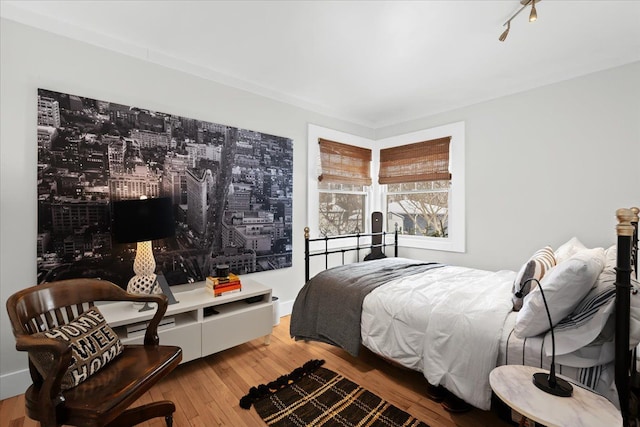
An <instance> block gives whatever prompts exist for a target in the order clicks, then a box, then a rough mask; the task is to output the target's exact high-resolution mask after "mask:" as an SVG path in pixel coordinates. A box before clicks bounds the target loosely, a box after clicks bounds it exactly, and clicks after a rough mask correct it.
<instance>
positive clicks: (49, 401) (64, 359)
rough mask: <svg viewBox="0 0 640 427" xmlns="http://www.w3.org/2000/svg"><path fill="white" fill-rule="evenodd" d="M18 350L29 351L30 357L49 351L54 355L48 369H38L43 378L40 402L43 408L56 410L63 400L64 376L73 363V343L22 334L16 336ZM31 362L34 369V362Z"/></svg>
mask: <svg viewBox="0 0 640 427" xmlns="http://www.w3.org/2000/svg"><path fill="white" fill-rule="evenodd" d="M16 350H18V351H26V352H27V353H29V358H31V357H32V356H33V357H36V356H35V354H34V353H39V352H49V353H51V354H52V355H53V358H52V363H51V364H50V365H48V366H46V371H45V372H41V371H40V370H38V374H39V375H40V377H42V380H43V382H42V385H41V386H40V402H42V404H43V410H45V409H46V411H49V412H51V411H54V410H55V409H54V408H55V406H56V405H57V404H58V403H59V402H60V401H61V400H62V389H61V384H62V377H64V374H65V373H66V372H67V368H68V367H69V365H70V364H71V357H72V352H71V345H69V343H66V342H64V341H61V340H57V339H53V338H47V337H34V336H33V335H24V334H21V335H17V336H16ZM29 363H30V369H32V368H33V362H31V361H30V362H29ZM41 369H44V367H41ZM32 375H33V374H32Z"/></svg>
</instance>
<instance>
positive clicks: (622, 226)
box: [615, 209, 634, 427]
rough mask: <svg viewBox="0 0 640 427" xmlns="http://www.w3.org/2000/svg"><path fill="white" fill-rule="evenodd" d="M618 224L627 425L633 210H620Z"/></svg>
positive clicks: (619, 349)
mask: <svg viewBox="0 0 640 427" xmlns="http://www.w3.org/2000/svg"><path fill="white" fill-rule="evenodd" d="M616 216H617V217H618V225H617V226H616V231H617V234H618V259H617V264H616V318H615V320H616V340H615V353H616V356H615V361H616V362H615V380H616V389H617V390H618V398H619V399H620V412H621V414H622V422H623V424H622V425H623V426H624V427H628V426H630V425H631V424H630V416H629V415H630V408H629V406H630V398H631V396H630V393H631V390H630V376H629V367H630V363H629V362H630V360H629V359H630V358H629V356H630V352H629V318H630V316H631V310H630V304H631V245H632V242H631V240H632V238H633V234H634V227H633V225H632V224H631V220H632V219H633V213H632V211H631V209H618V210H617V211H616Z"/></svg>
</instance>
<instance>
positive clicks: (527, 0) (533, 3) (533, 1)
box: [498, 0, 542, 42]
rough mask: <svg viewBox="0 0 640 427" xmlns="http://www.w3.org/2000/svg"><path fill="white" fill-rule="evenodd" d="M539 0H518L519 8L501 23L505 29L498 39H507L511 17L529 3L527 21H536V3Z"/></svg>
mask: <svg viewBox="0 0 640 427" xmlns="http://www.w3.org/2000/svg"><path fill="white" fill-rule="evenodd" d="M540 1H542V0H520V4H521V5H522V7H520V9H518V10H517V11H516V13H514V14H513V15H511V18H509V19H507V21H506V22H505V23H504V24H503V26H506V27H507V29H506V30H504V32H503V33H502V34H500V37H498V40H500V41H501V42H503V41H505V40H506V39H507V36H508V35H509V30H510V29H511V21H512V20H513V18H515V17H516V16H518V14H519V13H520V12H522V11H523V10H524V9H525V8H526V7H527V6H529V5H531V13H530V14H529V22H534V21H536V20H537V19H538V11H537V10H536V3H539V2H540Z"/></svg>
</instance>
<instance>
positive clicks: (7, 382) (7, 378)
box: [0, 369, 31, 400]
mask: <svg viewBox="0 0 640 427" xmlns="http://www.w3.org/2000/svg"><path fill="white" fill-rule="evenodd" d="M30 385H31V376H30V375H29V370H28V369H23V370H21V371H15V372H11V373H9V374H4V375H0V400H1V399H8V398H9V397H13V396H17V395H19V394H22V393H24V392H25V391H26V390H27V388H28V387H29V386H30Z"/></svg>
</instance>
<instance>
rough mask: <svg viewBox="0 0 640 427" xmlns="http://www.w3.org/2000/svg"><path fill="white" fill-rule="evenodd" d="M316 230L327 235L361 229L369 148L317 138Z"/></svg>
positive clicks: (369, 183)
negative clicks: (319, 168) (317, 212)
mask: <svg viewBox="0 0 640 427" xmlns="http://www.w3.org/2000/svg"><path fill="white" fill-rule="evenodd" d="M318 144H319V145H320V164H321V172H322V173H321V174H320V176H319V177H318V192H319V197H320V201H319V214H320V221H319V226H320V233H321V234H324V235H327V236H337V235H341V234H354V233H357V232H359V231H360V232H364V231H365V222H364V221H365V216H366V215H367V207H366V195H367V193H366V187H368V186H370V185H371V150H370V149H368V148H362V147H356V146H354V145H349V144H343V143H340V142H335V141H330V140H328V139H323V138H319V139H318Z"/></svg>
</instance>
